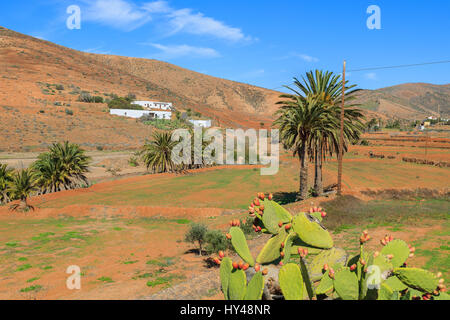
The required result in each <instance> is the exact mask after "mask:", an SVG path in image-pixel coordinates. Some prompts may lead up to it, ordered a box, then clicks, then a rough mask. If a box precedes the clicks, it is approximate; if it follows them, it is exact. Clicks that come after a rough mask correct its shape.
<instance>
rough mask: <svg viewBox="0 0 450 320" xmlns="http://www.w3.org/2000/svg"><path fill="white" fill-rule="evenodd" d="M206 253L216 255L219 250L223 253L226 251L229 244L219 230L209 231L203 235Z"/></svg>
mask: <svg viewBox="0 0 450 320" xmlns="http://www.w3.org/2000/svg"><path fill="white" fill-rule="evenodd" d="M205 242H206V252H208V254H211V253H217V252H219V251H220V250H222V251H225V250H227V249H228V246H229V242H228V241H227V238H226V237H225V235H224V234H223V233H222V232H220V231H219V230H210V231H208V232H207V233H206V235H205Z"/></svg>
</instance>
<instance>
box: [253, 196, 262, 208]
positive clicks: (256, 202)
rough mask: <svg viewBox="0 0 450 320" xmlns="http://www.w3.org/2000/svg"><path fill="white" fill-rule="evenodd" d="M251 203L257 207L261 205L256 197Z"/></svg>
mask: <svg viewBox="0 0 450 320" xmlns="http://www.w3.org/2000/svg"><path fill="white" fill-rule="evenodd" d="M253 204H254V205H255V206H257V207H259V206H260V205H261V203H260V202H259V199H258V198H255V200H253Z"/></svg>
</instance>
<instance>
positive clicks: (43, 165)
mask: <svg viewBox="0 0 450 320" xmlns="http://www.w3.org/2000/svg"><path fill="white" fill-rule="evenodd" d="M89 162H90V157H88V156H87V155H86V154H85V151H84V150H83V149H81V148H80V146H79V145H77V144H73V143H69V142H67V141H66V142H64V143H62V144H61V143H55V144H53V146H51V147H50V149H49V151H48V152H45V153H42V154H40V155H39V157H38V160H37V161H36V162H35V163H34V164H33V166H32V168H33V170H34V171H35V172H36V176H37V180H38V184H39V186H40V188H41V192H42V193H48V192H58V191H61V190H64V189H65V190H69V189H74V188H76V187H79V186H80V185H81V184H83V183H84V184H87V183H88V179H87V177H86V175H85V174H86V173H87V172H88V171H89Z"/></svg>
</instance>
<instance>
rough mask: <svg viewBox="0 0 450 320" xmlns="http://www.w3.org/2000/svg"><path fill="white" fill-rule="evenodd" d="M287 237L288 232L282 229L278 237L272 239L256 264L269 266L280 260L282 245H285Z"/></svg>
mask: <svg viewBox="0 0 450 320" xmlns="http://www.w3.org/2000/svg"><path fill="white" fill-rule="evenodd" d="M286 236H287V233H286V230H284V228H282V229H281V230H280V232H279V233H278V234H277V235H276V236H273V237H272V238H270V240H269V241H267V243H266V245H265V246H264V247H263V249H262V250H261V252H260V253H259V255H258V257H257V258H256V262H258V263H260V264H269V263H272V262H274V261H276V260H278V259H279V258H280V257H281V255H280V248H281V244H282V243H284V241H285V239H286Z"/></svg>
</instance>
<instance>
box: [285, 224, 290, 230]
mask: <svg viewBox="0 0 450 320" xmlns="http://www.w3.org/2000/svg"><path fill="white" fill-rule="evenodd" d="M291 227H292V226H291V224H287V225H286V226H285V227H284V228H285V229H286V230H289V229H290V228H291Z"/></svg>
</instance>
